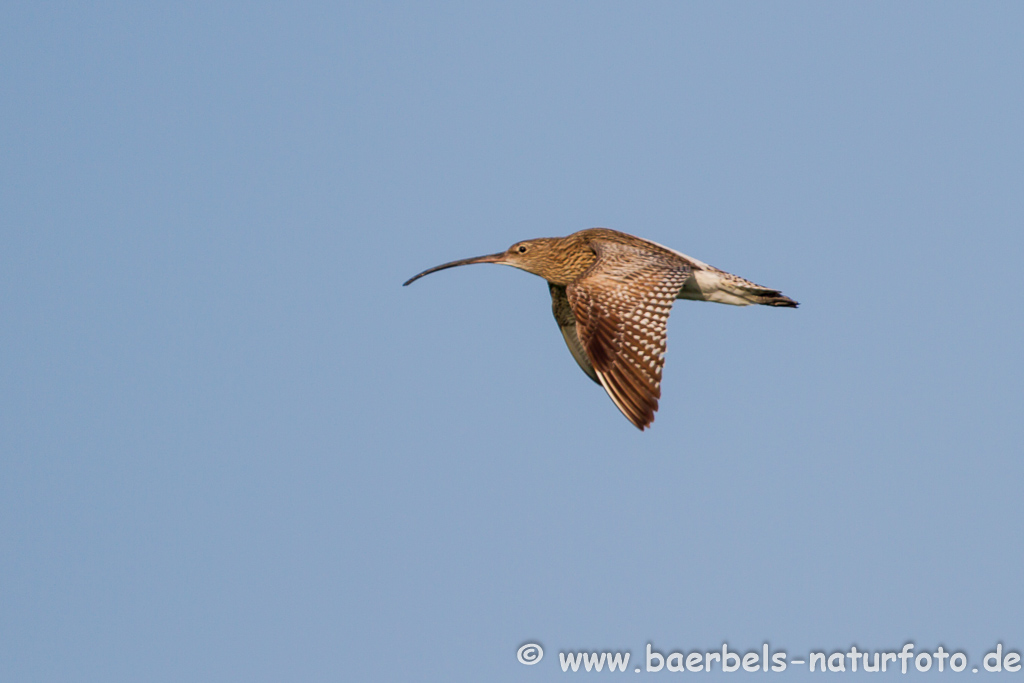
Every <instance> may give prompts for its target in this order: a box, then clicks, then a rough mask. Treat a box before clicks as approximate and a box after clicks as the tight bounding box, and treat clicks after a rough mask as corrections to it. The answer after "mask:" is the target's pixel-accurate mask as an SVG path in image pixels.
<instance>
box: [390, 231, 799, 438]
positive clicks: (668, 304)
mask: <svg viewBox="0 0 1024 683" xmlns="http://www.w3.org/2000/svg"><path fill="white" fill-rule="evenodd" d="M471 263H500V264H504V265H509V266H515V267H516V268H520V269H522V270H525V271H527V272H530V273H533V274H534V275H539V276H540V277H542V278H544V279H545V280H547V281H548V286H549V288H550V290H551V308H552V312H553V313H554V316H555V321H556V322H557V323H558V327H559V329H560V330H561V332H562V337H563V338H564V339H565V343H566V345H567V346H568V347H569V351H570V352H571V353H572V356H573V358H575V359H576V362H577V363H578V364H579V366H580V368H582V369H583V372H585V373H586V374H587V376H589V377H590V378H591V379H592V380H594V381H595V382H597V383H598V384H600V385H601V386H602V387H604V389H605V391H606V392H608V395H609V396H610V397H611V399H612V401H613V402H614V403H615V405H616V406H617V407H618V408H619V410H621V411H622V414H623V415H625V416H626V418H627V419H629V421H630V422H632V423H633V424H634V425H636V427H637V428H639V429H644V428H645V427H648V426H650V424H651V423H652V422H653V421H654V413H655V412H656V411H657V410H658V399H659V398H661V370H662V367H663V366H664V364H665V338H666V334H667V323H668V316H669V313H670V312H671V309H672V302H673V301H674V300H675V299H693V300H697V301H713V302H715V303H723V304H731V305H734V306H747V305H749V304H761V305H764V306H786V307H790V308H795V307H796V306H797V303H796V302H795V301H793V300H792V299H790V298H788V297H786V296H783V295H782V294H781V293H780V292H779V291H777V290H774V289H769V288H767V287H762V286H760V285H756V284H754V283H753V282H750V281H749V280H744V279H743V278H741V277H737V276H736V275H732V274H731V273H726V272H725V271H722V270H719V269H717V268H714V267H712V266H709V265H708V264H706V263H703V262H701V261H698V260H697V259H694V258H691V257H689V256H686V255H685V254H681V253H679V252H678V251H674V250H672V249H669V248H667V247H663V246H661V245H660V244H657V243H655V242H650V241H648V240H645V239H641V238H639V237H634V236H632V235H627V234H626V233H623V232H618V231H615V230H609V229H607V228H591V229H589V230H581V231H580V232H576V233H573V234H571V235H569V236H568V237H543V238H538V239H534V240H527V241H525V242H517V243H515V244H513V245H512V246H511V247H509V248H508V250H507V251H505V252H502V253H498V254H491V255H489V256H479V257H476V258H471V259H462V260H459V261H452V262H451V263H445V264H443V265H440V266H437V267H435V268H430V269H428V270H425V271H423V272H422V273H420V274H419V275H416V276H415V277H413V278H410V279H409V280H408V281H407V282H406V283H405V284H406V285H408V284H410V283H411V282H413V281H415V280H417V279H419V278H421V277H423V276H424V275H427V274H429V273H433V272H435V271H438V270H443V269H445V268H452V267H454V266H462V265H468V264H471Z"/></svg>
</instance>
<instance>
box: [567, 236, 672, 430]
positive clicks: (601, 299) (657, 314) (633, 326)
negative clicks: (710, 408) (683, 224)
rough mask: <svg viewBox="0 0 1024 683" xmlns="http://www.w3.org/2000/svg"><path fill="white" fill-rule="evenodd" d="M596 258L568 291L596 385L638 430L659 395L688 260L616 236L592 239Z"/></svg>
mask: <svg viewBox="0 0 1024 683" xmlns="http://www.w3.org/2000/svg"><path fill="white" fill-rule="evenodd" d="M590 246H591V248H592V249H593V250H594V253H596V254H597V261H596V262H595V263H594V265H592V266H591V267H590V268H589V269H588V270H587V271H586V272H585V273H583V275H581V276H580V277H579V279H577V280H576V281H575V282H573V283H572V284H570V285H569V286H568V287H566V294H567V296H568V298H569V303H570V305H571V306H572V312H573V314H574V315H575V318H576V332H577V334H578V335H579V340H580V343H581V344H582V345H583V348H584V350H585V351H586V353H587V356H588V357H589V359H590V362H591V364H592V365H593V366H594V370H595V371H596V372H597V376H598V378H599V379H600V381H601V386H603V387H604V389H605V391H607V392H608V395H609V396H610V397H611V399H612V401H614V402H615V405H616V406H618V408H619V410H621V411H622V414H623V415H625V416H626V417H627V418H628V419H629V421H630V422H632V423H633V424H634V425H636V426H637V428H639V429H644V428H645V427H647V426H649V425H650V424H651V423H652V422H653V421H654V413H655V411H657V410H658V399H659V398H661V369H662V367H663V366H664V364H665V337H666V334H667V330H666V325H667V323H668V315H669V312H670V311H671V310H672V302H673V301H674V300H675V298H676V294H678V293H679V289H680V288H681V287H682V286H683V284H684V283H685V282H686V279H687V278H688V277H690V267H689V266H688V265H687V264H686V263H684V262H683V261H682V260H681V259H679V258H677V257H675V255H673V254H664V253H660V252H656V251H653V250H651V251H648V250H645V249H643V248H639V247H634V246H628V245H624V244H619V243H616V242H605V241H594V242H591V244H590Z"/></svg>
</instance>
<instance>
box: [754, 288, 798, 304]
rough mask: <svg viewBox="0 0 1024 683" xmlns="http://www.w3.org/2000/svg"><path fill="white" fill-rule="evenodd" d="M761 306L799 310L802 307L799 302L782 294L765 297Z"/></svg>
mask: <svg viewBox="0 0 1024 683" xmlns="http://www.w3.org/2000/svg"><path fill="white" fill-rule="evenodd" d="M761 304H763V305H765V306H782V307H784V308H797V307H798V306H799V305H800V304H799V302H796V301H793V300H792V299H790V298H789V297H788V296H785V295H783V294H782V293H780V292H774V293H772V294H767V295H765V297H764V300H763V301H762V302H761Z"/></svg>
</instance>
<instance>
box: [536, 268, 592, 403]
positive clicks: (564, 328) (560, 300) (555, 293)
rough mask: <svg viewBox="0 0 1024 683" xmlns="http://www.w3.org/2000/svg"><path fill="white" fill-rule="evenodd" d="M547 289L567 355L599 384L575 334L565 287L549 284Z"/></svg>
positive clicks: (573, 317)
mask: <svg viewBox="0 0 1024 683" xmlns="http://www.w3.org/2000/svg"><path fill="white" fill-rule="evenodd" d="M548 287H550V288H551V312H552V313H554V315H555V321H556V322H557V323H558V329H559V330H561V332H562V339H564V340H565V345H566V346H568V347H569V353H571V354H572V357H573V358H574V359H575V360H576V363H577V365H579V366H580V369H581V370H583V372H585V373H587V377H589V378H590V379H592V380H594V381H595V382H597V383H598V384H600V383H601V380H599V379H598V378H597V373H596V372H594V366H593V365H591V363H590V357H589V356H587V352H586V351H585V350H584V348H583V342H581V341H580V337H579V335H578V334H576V316H574V315H573V314H572V306H571V305H570V304H569V297H568V296H567V295H566V293H565V287H562V286H561V285H553V284H551V283H550V282H549V283H548Z"/></svg>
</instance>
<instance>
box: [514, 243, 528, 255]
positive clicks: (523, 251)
mask: <svg viewBox="0 0 1024 683" xmlns="http://www.w3.org/2000/svg"><path fill="white" fill-rule="evenodd" d="M516 251H518V252H519V253H520V254H525V253H526V245H525V244H520V245H519V248H518V249H516Z"/></svg>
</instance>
